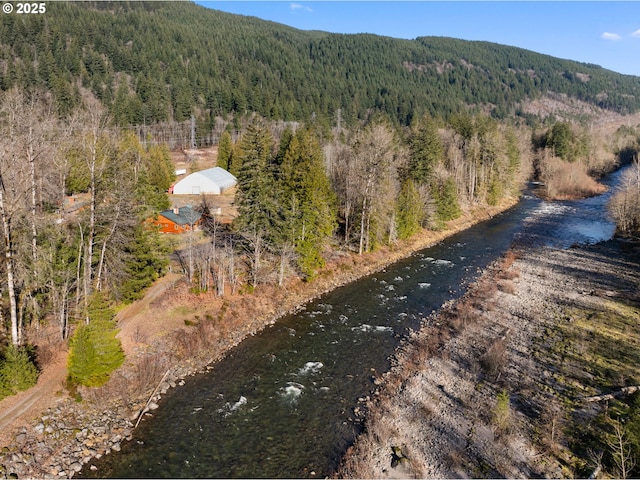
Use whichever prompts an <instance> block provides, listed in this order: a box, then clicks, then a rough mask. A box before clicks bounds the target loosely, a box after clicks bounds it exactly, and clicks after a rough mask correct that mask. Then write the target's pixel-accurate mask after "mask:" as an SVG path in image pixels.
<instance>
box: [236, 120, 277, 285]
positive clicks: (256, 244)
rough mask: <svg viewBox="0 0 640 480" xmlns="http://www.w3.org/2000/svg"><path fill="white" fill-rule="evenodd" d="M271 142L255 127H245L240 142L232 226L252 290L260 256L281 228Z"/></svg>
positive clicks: (259, 128)
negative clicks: (239, 239) (241, 242)
mask: <svg viewBox="0 0 640 480" xmlns="http://www.w3.org/2000/svg"><path fill="white" fill-rule="evenodd" d="M271 143H272V142H271V135H270V134H269V132H268V131H267V130H266V129H265V128H263V127H259V126H258V125H256V124H252V125H250V126H249V127H248V129H247V131H246V133H245V134H244V135H243V136H242V139H241V141H240V148H241V150H242V156H241V157H240V162H241V167H240V171H239V172H238V193H237V194H236V199H235V204H236V205H237V207H238V216H237V217H236V219H235V220H234V225H235V227H236V228H237V229H238V231H239V232H240V233H241V234H242V236H243V237H244V238H245V241H246V242H247V252H248V253H249V264H250V265H249V267H250V274H251V280H250V284H251V286H252V287H253V288H255V287H256V286H257V285H258V283H259V281H260V278H259V272H260V269H261V267H262V257H263V256H264V253H265V252H266V250H267V248H268V247H269V246H271V244H272V241H273V239H274V238H277V236H278V228H279V225H280V208H279V206H278V204H277V195H276V192H277V189H276V186H275V181H274V178H273V173H272V171H271V169H270V168H269V166H270V165H269V164H270V160H271V147H272V145H271Z"/></svg>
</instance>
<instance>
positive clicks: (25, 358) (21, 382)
mask: <svg viewBox="0 0 640 480" xmlns="http://www.w3.org/2000/svg"><path fill="white" fill-rule="evenodd" d="M37 380H38V369H37V368H36V366H35V365H34V363H33V362H32V361H31V358H30V356H29V352H28V351H27V350H26V348H24V347H18V346H16V345H9V346H8V347H7V348H6V349H5V351H4V358H0V400H1V399H2V398H4V397H7V396H9V395H15V394H16V393H18V392H20V391H22V390H26V389H28V388H30V387H32V386H33V385H35V384H36V382H37Z"/></svg>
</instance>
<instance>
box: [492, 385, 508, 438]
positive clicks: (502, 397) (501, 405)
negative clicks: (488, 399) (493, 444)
mask: <svg viewBox="0 0 640 480" xmlns="http://www.w3.org/2000/svg"><path fill="white" fill-rule="evenodd" d="M493 421H494V423H495V425H496V427H498V430H499V431H500V432H506V431H507V430H508V429H509V423H510V421H511V406H510V402H509V393H508V392H507V391H506V390H502V391H501V392H500V393H498V398H497V399H496V407H495V410H494V411H493Z"/></svg>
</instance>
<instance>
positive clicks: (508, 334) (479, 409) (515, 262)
mask: <svg viewBox="0 0 640 480" xmlns="http://www.w3.org/2000/svg"><path fill="white" fill-rule="evenodd" d="M639 292H640V253H639V249H638V246H633V245H631V244H628V243H627V242H624V241H620V240H612V241H609V242H604V243H601V244H598V245H594V246H584V247H583V246H574V248H569V249H565V250H562V249H551V248H536V249H523V250H519V251H515V252H513V251H512V252H510V253H509V254H508V255H507V256H506V257H505V258H504V259H502V260H501V261H499V262H497V263H496V264H495V265H493V266H492V267H491V268H489V269H487V271H486V272H484V274H483V275H482V277H481V278H480V280H479V281H478V282H477V283H476V284H475V285H473V286H472V287H471V288H470V289H469V291H468V293H467V294H466V295H465V296H464V297H463V298H462V299H460V300H459V301H458V302H456V303H453V304H451V305H448V306H446V307H445V308H443V309H442V310H441V311H440V312H438V313H437V314H434V315H433V316H432V317H430V318H429V319H427V320H426V322H425V323H424V326H423V328H422V329H421V330H420V331H419V332H417V333H416V334H415V335H413V336H412V338H411V340H410V341H409V342H408V343H407V344H406V345H405V347H404V348H403V349H401V350H400V351H399V353H398V355H397V359H396V360H397V363H396V365H395V366H394V368H393V369H392V371H390V372H388V373H387V374H385V375H384V376H383V377H381V378H380V379H379V381H378V382H379V384H380V387H379V390H378V391H377V392H376V394H375V395H374V396H373V397H372V400H371V401H369V402H368V403H367V405H366V409H365V410H366V412H367V413H366V424H365V433H363V434H362V435H361V436H360V437H359V438H358V439H357V441H356V443H355V445H354V446H353V447H352V448H351V449H350V451H349V452H348V453H347V455H346V456H345V458H344V459H343V462H342V465H341V468H340V470H339V471H338V472H337V473H336V477H341V478H425V477H427V478H487V477H503V478H531V477H547V478H567V477H569V478H571V477H573V478H575V477H583V476H588V475H589V473H590V472H591V471H593V470H594V469H595V468H596V466H597V465H595V464H590V460H591V459H590V458H588V455H587V454H586V452H585V451H582V452H580V451H579V450H578V449H580V448H582V449H586V447H587V446H586V445H580V442H576V441H575V439H572V438H571V433H570V432H571V431H574V432H575V431H581V430H584V427H585V426H586V425H588V424H589V422H590V421H591V420H592V419H594V418H595V416H596V415H597V414H598V412H599V411H600V410H599V408H598V407H597V406H594V405H593V404H588V405H587V404H585V403H584V402H583V399H584V398H585V397H588V396H589V395H595V394H598V393H602V392H603V390H604V391H607V390H608V389H609V388H611V386H612V385H616V384H615V383H607V379H606V378H603V377H599V376H597V375H596V373H595V372H596V371H595V370H593V369H592V368H590V367H591V366H592V364H591V365H590V364H589V362H588V361H587V360H586V359H590V362H594V360H593V359H594V358H599V359H601V360H602V361H603V362H604V361H607V360H613V361H614V362H615V361H616V360H617V358H613V359H609V358H608V356H614V357H615V356H620V355H624V352H623V348H627V349H629V352H628V353H630V354H631V355H635V357H633V356H632V357H631V359H633V358H637V346H634V342H636V341H637V340H636V339H637V338H639V337H640V325H639V324H638V318H639V317H640V297H639ZM610 319H613V321H615V322H621V321H623V320H624V321H626V323H624V322H623V323H622V324H621V326H616V327H615V328H614V327H613V326H611V325H610V324H607V323H606V322H608V321H610ZM599 328H605V329H606V332H603V334H602V335H601V334H600V333H598V329H599ZM617 329H619V331H618V330H617ZM614 335H620V337H619V338H620V339H621V340H615V345H616V348H615V351H614V352H612V348H611V347H609V348H605V351H604V352H602V351H601V352H596V351H595V348H596V345H598V344H600V343H601V341H611V340H610V338H609V337H611V338H615V337H612V336H614ZM626 340H628V344H625V341H626ZM604 345H606V343H605V344H604ZM633 349H636V352H635V353H634V351H633ZM596 354H597V355H599V357H596V356H595V355H596ZM624 358H628V357H624ZM636 361H637V360H629V359H628V360H627V361H625V362H621V363H612V365H613V366H612V367H610V369H611V371H612V372H613V373H609V374H613V375H615V378H613V379H611V380H612V381H613V382H615V381H618V382H619V381H620V379H623V382H625V383H629V382H630V383H631V384H633V382H637V381H638V378H637V364H636V363H635V362H636ZM628 363H631V364H628ZM572 427H573V428H572ZM594 451H596V448H594ZM585 474H586V475H585ZM611 474H612V475H614V476H615V472H611Z"/></svg>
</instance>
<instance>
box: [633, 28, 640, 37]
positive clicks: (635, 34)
mask: <svg viewBox="0 0 640 480" xmlns="http://www.w3.org/2000/svg"><path fill="white" fill-rule="evenodd" d="M631 36H632V37H634V38H640V30H636V31H635V32H633V33H632V34H631Z"/></svg>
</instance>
